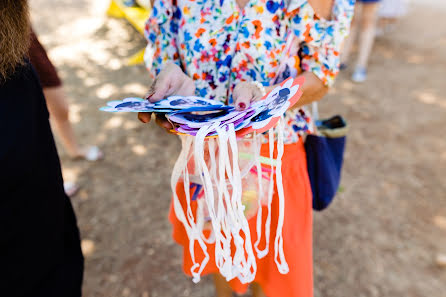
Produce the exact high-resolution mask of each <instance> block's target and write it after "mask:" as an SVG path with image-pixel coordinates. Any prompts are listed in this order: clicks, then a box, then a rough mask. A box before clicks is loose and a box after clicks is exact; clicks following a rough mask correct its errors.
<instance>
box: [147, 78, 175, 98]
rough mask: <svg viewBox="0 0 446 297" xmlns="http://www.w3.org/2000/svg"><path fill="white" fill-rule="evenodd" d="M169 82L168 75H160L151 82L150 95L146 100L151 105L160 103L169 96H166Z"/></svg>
mask: <svg viewBox="0 0 446 297" xmlns="http://www.w3.org/2000/svg"><path fill="white" fill-rule="evenodd" d="M170 84H171V80H170V76H169V75H165V74H160V75H159V76H158V77H157V78H156V79H155V81H154V82H153V87H152V90H151V91H152V94H151V95H150V96H149V98H148V100H149V101H150V102H152V103H154V102H157V101H160V100H161V99H164V98H166V97H167V96H169V95H171V94H168V91H169V88H170Z"/></svg>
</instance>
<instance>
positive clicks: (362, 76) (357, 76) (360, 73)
mask: <svg viewBox="0 0 446 297" xmlns="http://www.w3.org/2000/svg"><path fill="white" fill-rule="evenodd" d="M366 79H367V69H366V68H363V67H356V69H355V71H354V72H353V74H352V81H354V82H355V83H362V82H365V81H366Z"/></svg>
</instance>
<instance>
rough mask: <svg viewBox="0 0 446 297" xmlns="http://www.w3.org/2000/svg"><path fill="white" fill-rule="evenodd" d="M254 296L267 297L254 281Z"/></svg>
mask: <svg viewBox="0 0 446 297" xmlns="http://www.w3.org/2000/svg"><path fill="white" fill-rule="evenodd" d="M252 297H266V295H265V293H263V290H262V287H260V285H259V284H258V283H252Z"/></svg>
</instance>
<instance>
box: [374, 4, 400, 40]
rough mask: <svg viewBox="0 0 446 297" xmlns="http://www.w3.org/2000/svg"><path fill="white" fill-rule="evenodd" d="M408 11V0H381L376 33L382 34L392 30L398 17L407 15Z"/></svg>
mask: <svg viewBox="0 0 446 297" xmlns="http://www.w3.org/2000/svg"><path fill="white" fill-rule="evenodd" d="M406 13H407V1H406V0H381V5H380V8H379V11H378V18H379V20H378V27H377V31H376V35H377V36H380V35H384V34H385V33H387V32H390V31H392V30H393V29H394V27H395V24H396V22H397V21H398V19H400V18H401V17H403V16H404V15H406Z"/></svg>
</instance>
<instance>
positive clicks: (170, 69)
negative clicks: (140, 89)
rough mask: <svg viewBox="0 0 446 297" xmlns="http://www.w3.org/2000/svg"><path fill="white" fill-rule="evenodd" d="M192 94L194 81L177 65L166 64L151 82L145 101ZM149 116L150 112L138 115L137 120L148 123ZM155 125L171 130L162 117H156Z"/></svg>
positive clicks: (193, 92)
mask: <svg viewBox="0 0 446 297" xmlns="http://www.w3.org/2000/svg"><path fill="white" fill-rule="evenodd" d="M194 94H195V84H194V81H193V80H192V79H191V78H190V77H189V76H187V75H186V74H185V73H184V72H183V71H182V70H181V68H180V67H179V66H178V65H176V64H174V63H168V64H167V65H166V66H165V67H164V68H163V70H161V72H160V73H159V74H158V76H157V77H156V78H155V80H154V81H153V83H152V86H151V87H150V90H149V92H148V94H147V96H146V99H148V100H149V101H150V102H152V103H153V102H157V101H159V100H161V99H164V98H166V97H168V96H172V95H179V96H192V95H194ZM151 116H152V114H151V113H150V112H140V113H138V119H139V120H140V121H141V122H143V123H148V122H150V119H151ZM156 123H157V124H158V125H160V126H161V127H163V128H166V129H172V128H173V127H172V125H171V124H170V123H169V121H167V119H166V118H165V117H164V116H157V118H156Z"/></svg>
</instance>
